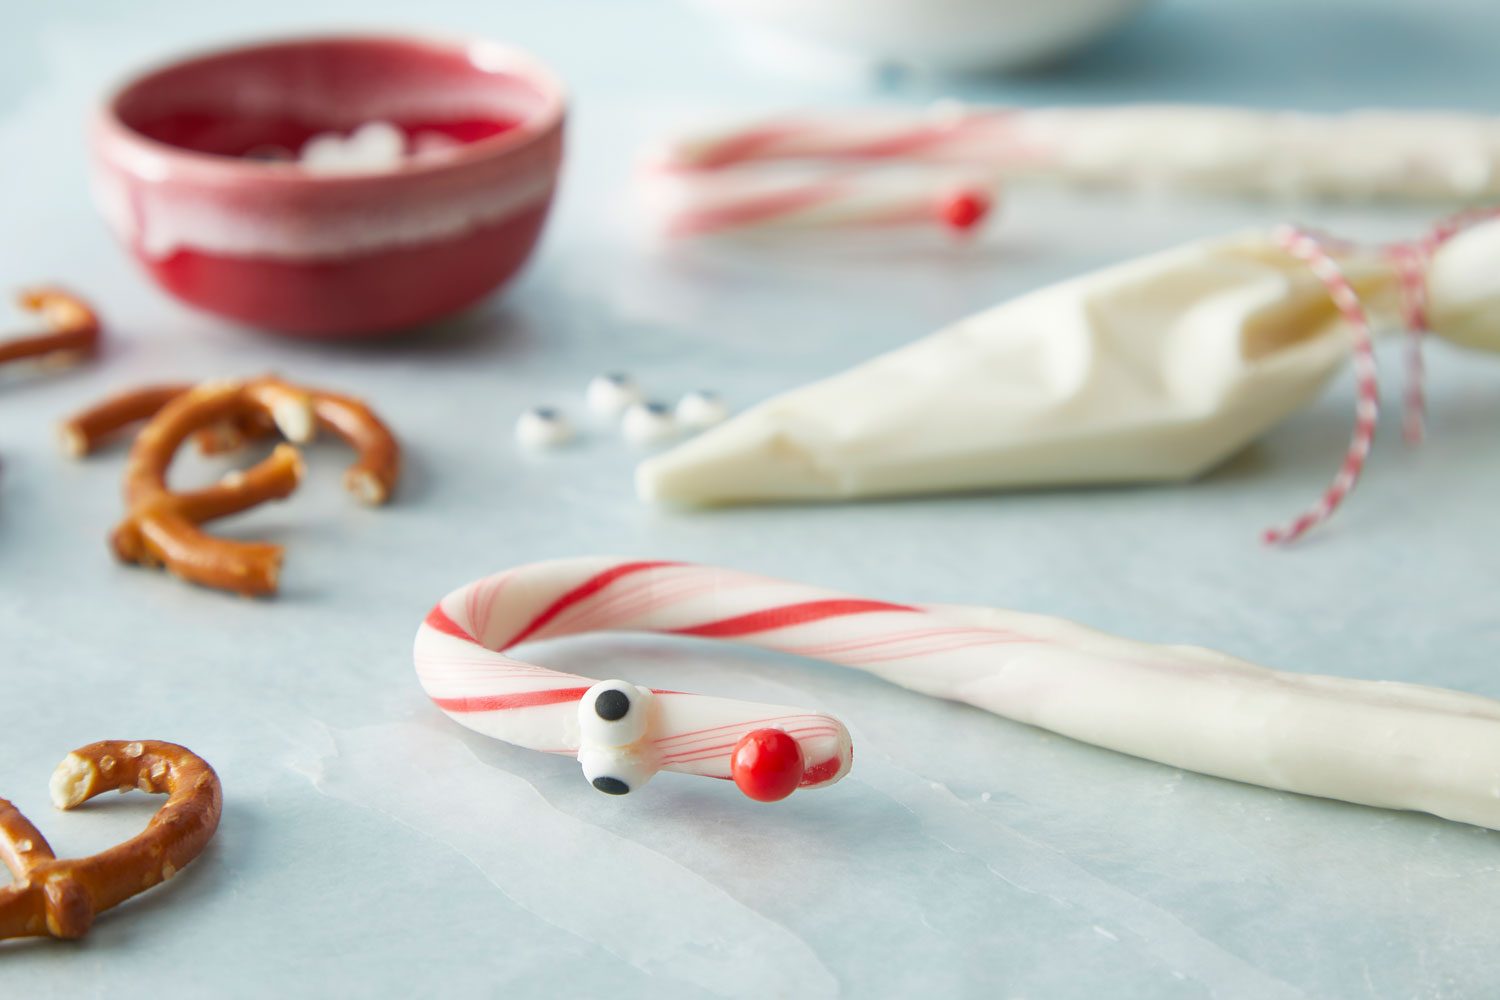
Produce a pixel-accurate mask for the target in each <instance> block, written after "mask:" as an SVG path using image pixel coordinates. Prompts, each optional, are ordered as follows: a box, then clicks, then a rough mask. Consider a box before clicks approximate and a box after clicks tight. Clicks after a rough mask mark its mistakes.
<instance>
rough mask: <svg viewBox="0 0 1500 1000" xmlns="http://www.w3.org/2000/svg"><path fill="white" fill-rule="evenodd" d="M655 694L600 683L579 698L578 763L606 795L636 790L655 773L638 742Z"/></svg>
mask: <svg viewBox="0 0 1500 1000" xmlns="http://www.w3.org/2000/svg"><path fill="white" fill-rule="evenodd" d="M654 698H655V695H653V694H652V693H651V690H650V688H643V687H638V686H637V685H635V684H632V683H630V682H629V681H600V682H599V683H598V684H595V685H594V686H593V687H591V688H589V689H588V691H586V692H585V693H584V695H583V697H582V698H581V699H580V700H579V702H578V730H579V740H578V763H579V764H580V765H581V766H582V767H583V776H584V777H585V778H587V779H588V781H589V784H591V785H593V786H594V787H595V788H597V789H599V791H601V792H604V793H606V794H608V795H624V794H626V793H627V792H632V791H635V790H636V789H637V788H640V787H641V786H642V785H644V784H645V783H646V782H647V781H649V780H651V776H652V775H653V774H655V773H656V766H655V764H654V763H653V762H652V760H651V758H650V755H649V753H648V748H646V747H643V746H640V745H639V744H640V743H641V741H642V740H643V739H644V738H645V735H646V731H647V728H648V727H649V725H650V722H651V708H652V702H653V699H654Z"/></svg>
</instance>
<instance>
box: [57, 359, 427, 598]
mask: <svg viewBox="0 0 1500 1000" xmlns="http://www.w3.org/2000/svg"><path fill="white" fill-rule="evenodd" d="M138 420H147V421H148V423H147V424H146V426H145V427H144V428H142V429H141V431H140V433H139V435H138V436H137V437H136V440H135V443H134V445H133V446H132V447H131V451H130V458H129V461H128V463H127V466H126V472H125V501H126V505H127V507H128V508H129V513H128V514H127V515H126V517H125V519H124V520H123V521H122V522H121V523H120V524H119V526H118V527H116V528H115V530H114V532H113V533H112V535H111V537H110V543H111V546H112V548H113V549H114V551H115V554H116V555H117V556H118V557H119V558H120V559H122V560H124V561H126V562H133V563H138V564H140V565H145V566H165V567H166V568H168V569H169V570H171V571H172V572H174V573H176V574H177V575H178V576H181V577H183V578H184V579H187V580H190V581H192V582H194V583H198V584H201V585H203V586H207V587H214V588H218V589H221V590H230V591H234V592H236V593H240V594H245V595H252V596H253V595H265V594H271V593H274V592H275V591H276V587H277V580H278V577H279V574H280V568H281V559H282V552H283V550H282V547H281V546H279V545H274V544H271V543H268V542H237V541H230V540H227V539H221V538H215V537H213V536H210V535H208V534H206V533H205V532H203V531H202V530H201V529H200V527H199V525H201V524H202V523H204V522H206V521H211V520H215V519H217V518H220V517H226V516H228V515H230V514H235V513H238V512H240V511H243V510H246V509H248V508H250V507H253V506H255V505H257V504H260V503H263V502H265V501H268V500H280V499H283V498H285V497H287V496H288V495H290V494H291V492H292V491H293V490H294V489H296V487H297V484H298V483H299V482H300V481H301V479H302V473H303V464H302V458H301V455H300V454H299V453H298V451H297V449H296V448H294V447H292V446H290V445H286V444H283V445H279V446H277V448H276V449H275V450H273V451H272V452H271V454H270V456H269V457H267V458H266V459H264V460H263V461H261V462H260V463H258V464H257V465H255V466H253V467H251V468H249V469H247V470H244V471H239V472H232V473H230V474H229V475H227V476H225V477H224V478H223V479H222V480H220V481H219V482H218V483H217V484H215V485H213V486H210V487H208V488H206V489H202V490H197V491H194V492H189V493H175V492H173V491H172V490H171V489H170V488H169V487H168V486H167V482H166V476H167V470H168V468H169V467H170V465H171V463H172V459H173V457H174V456H175V455H176V453H177V449H178V448H179V447H180V446H181V445H182V443H183V442H184V441H186V440H187V439H188V438H189V437H192V438H195V439H196V440H197V441H198V443H199V445H200V447H201V448H202V449H203V450H204V451H207V452H219V451H225V450H228V449H231V448H233V447H236V446H238V445H240V444H242V443H244V442H245V441H248V440H253V439H256V438H260V437H263V436H265V435H268V434H270V433H272V432H273V431H279V432H280V433H281V434H282V435H283V436H285V437H286V438H288V439H289V440H291V441H294V442H298V443H301V442H305V441H308V440H310V439H311V438H312V437H313V435H314V433H315V431H316V430H317V429H318V428H323V429H325V430H327V431H329V432H331V433H333V434H334V435H335V436H337V437H339V438H341V439H343V440H344V441H345V442H347V443H348V444H349V445H351V446H352V447H353V448H354V449H355V451H356V453H357V458H356V460H355V463H354V464H353V465H352V466H351V467H350V468H349V470H348V471H347V472H346V473H345V476H344V483H345V487H346V488H347V489H348V490H349V492H351V493H353V494H354V495H355V497H357V498H358V499H359V500H361V501H363V502H365V503H368V504H381V503H384V502H385V501H386V500H387V499H388V498H389V496H390V493H391V490H392V489H393V488H394V487H395V484H396V479H397V477H398V476H399V474H400V450H399V448H398V446H397V444H396V440H395V438H394V437H393V436H392V435H391V432H390V431H389V429H387V428H386V426H385V425H384V424H383V423H382V422H381V421H380V418H379V417H377V416H376V415H375V413H374V412H373V411H372V410H371V409H370V408H369V407H367V406H365V405H364V404H363V403H361V402H360V401H358V400H356V399H353V398H351V397H348V396H342V395H338V394H335V393H330V392H323V391H321V390H316V389H304V388H301V387H298V386H294V385H291V384H289V383H287V382H283V381H282V380H280V379H277V378H274V377H270V376H266V377H263V378H258V379H252V380H250V381H246V382H207V383H204V384H202V385H198V386H182V385H160V386H148V387H145V388H142V389H138V390H135V391H133V392H129V393H126V394H124V395H121V396H118V397H115V398H114V399H110V400H106V401H105V402H103V403H101V404H99V405H98V406H95V407H93V408H92V409H90V410H87V411H85V412H83V413H80V414H78V415H76V416H74V417H72V418H71V419H69V420H68V421H66V422H65V423H64V424H63V425H62V429H61V433H62V442H63V448H64V450H65V451H67V452H69V453H70V454H73V455H86V454H88V453H90V452H92V451H94V450H95V449H97V448H98V447H99V446H100V444H101V443H102V442H103V441H105V440H106V439H108V438H109V437H110V436H111V435H112V434H114V433H115V432H117V431H119V430H120V429H121V428H123V427H125V426H126V425H128V424H130V423H132V422H135V421H138Z"/></svg>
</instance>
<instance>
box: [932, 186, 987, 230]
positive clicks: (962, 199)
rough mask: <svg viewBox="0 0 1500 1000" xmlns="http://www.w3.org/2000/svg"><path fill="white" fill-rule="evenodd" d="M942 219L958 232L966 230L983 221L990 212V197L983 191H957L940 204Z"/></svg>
mask: <svg viewBox="0 0 1500 1000" xmlns="http://www.w3.org/2000/svg"><path fill="white" fill-rule="evenodd" d="M940 211H941V212H942V216H943V221H944V222H946V223H947V224H948V225H949V226H951V227H952V228H953V229H955V230H957V231H958V232H961V233H962V232H967V231H968V230H970V229H973V228H974V227H975V226H977V225H979V224H980V223H981V222H983V221H984V217H985V216H986V215H988V214H989V212H990V197H989V195H987V194H986V193H985V192H983V191H979V190H976V189H968V190H963V191H957V192H955V193H953V194H951V195H949V196H948V197H947V198H946V199H944V201H943V203H942V205H941V206H940Z"/></svg>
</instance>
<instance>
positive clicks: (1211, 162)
mask: <svg viewBox="0 0 1500 1000" xmlns="http://www.w3.org/2000/svg"><path fill="white" fill-rule="evenodd" d="M747 140H749V141H747ZM661 158H662V159H663V160H664V161H665V162H666V163H668V164H670V165H672V166H673V167H676V168H678V169H682V170H686V171H694V170H710V169H714V168H719V167H726V166H735V165H742V164H748V163H767V162H771V161H786V160H831V161H860V162H864V163H869V162H874V161H881V162H887V161H891V160H898V161H918V162H928V163H946V164H973V165H983V166H985V167H988V168H991V169H993V170H995V171H997V172H998V173H999V174H1000V175H1001V176H1003V177H1004V178H1006V179H1008V180H1009V179H1017V178H1038V179H1041V178H1045V179H1049V180H1053V181H1058V182H1061V183H1064V184H1074V185H1083V186H1106V187H1132V186H1147V187H1170V188H1171V189H1174V190H1181V189H1184V188H1192V189H1197V190H1203V191H1212V192H1217V193H1224V194H1237V195H1261V196H1288V195H1310V196H1317V197H1326V198H1340V199H1351V200H1363V199H1372V198H1387V199H1419V200H1420V199H1459V200H1465V201H1474V200H1479V199H1484V198H1494V197H1496V196H1500V118H1496V117H1492V116H1486V115H1472V114H1459V113H1452V112H1422V111H1384V110H1377V109H1367V110H1361V111H1355V112H1351V113H1348V114H1341V115H1316V114H1301V113H1294V112H1284V111H1263V110H1254V109H1248V108H1231V107H1213V106H1195V105H1165V104H1163V105H1116V106H1106V107H1055V108H991V109H985V108H979V109H972V110H971V109H963V108H954V107H952V106H951V105H949V104H947V103H946V102H945V103H944V104H943V105H941V106H939V107H937V108H934V109H932V110H931V111H929V112H927V113H916V114H913V113H909V112H883V113H846V114H829V115H822V116H816V115H809V116H799V117H789V118H782V119H773V120H770V121H766V122H761V123H754V124H751V125H748V126H745V127H742V128H739V129H735V130H730V131H727V132H726V131H722V130H721V131H717V132H707V133H702V134H696V135H687V136H683V137H680V138H678V139H676V140H675V141H673V142H672V143H671V144H670V145H669V146H668V147H667V149H666V151H665V152H664V154H663V155H662V157H661Z"/></svg>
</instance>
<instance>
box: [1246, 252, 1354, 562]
mask: <svg viewBox="0 0 1500 1000" xmlns="http://www.w3.org/2000/svg"><path fill="white" fill-rule="evenodd" d="M1277 235H1278V242H1280V244H1281V245H1282V247H1284V248H1285V249H1286V251H1287V252H1288V253H1290V254H1291V255H1292V256H1293V257H1296V258H1297V259H1298V260H1300V261H1302V262H1303V263H1304V264H1306V265H1307V267H1308V269H1309V270H1311V271H1312V273H1313V275H1314V276H1315V277H1316V278H1317V279H1318V280H1319V281H1321V282H1322V283H1323V287H1325V288H1327V289H1328V294H1329V297H1330V298H1332V299H1333V304H1334V305H1335V306H1337V307H1338V310H1339V313H1340V314H1341V315H1342V316H1343V317H1344V321H1345V322H1347V323H1348V324H1349V328H1350V330H1351V331H1352V332H1353V335H1354V377H1355V383H1356V386H1355V393H1356V398H1355V404H1354V436H1353V437H1352V438H1350V440H1349V447H1348V449H1347V450H1346V451H1345V452H1344V462H1343V464H1342V465H1341V466H1340V467H1339V471H1338V474H1337V475H1335V476H1334V477H1333V482H1332V483H1330V484H1329V486H1328V489H1326V490H1324V491H1323V496H1322V498H1321V499H1319V500H1318V502H1317V503H1316V504H1314V505H1313V506H1312V507H1310V508H1308V509H1307V510H1306V511H1304V512H1303V513H1302V514H1300V515H1298V516H1297V517H1296V518H1295V519H1294V520H1293V521H1292V522H1291V523H1290V524H1288V525H1287V526H1286V527H1284V528H1271V529H1268V530H1267V531H1266V533H1265V540H1266V541H1267V542H1268V543H1270V544H1273V545H1275V544H1279V543H1282V542H1291V541H1295V540H1296V539H1298V538H1301V537H1302V536H1303V535H1305V534H1307V532H1308V531H1309V530H1311V529H1312V528H1314V527H1316V526H1317V525H1319V524H1321V523H1323V522H1324V521H1326V520H1328V518H1330V517H1331V516H1333V512H1334V511H1336V510H1338V508H1339V504H1341V503H1343V502H1344V498H1345V497H1346V496H1348V495H1349V491H1350V490H1352V489H1354V485H1355V484H1356V483H1357V482H1359V475H1360V473H1361V472H1363V471H1364V467H1365V459H1366V458H1367V457H1369V454H1370V445H1371V443H1372V442H1373V441H1374V440H1375V424H1376V421H1377V420H1378V419H1379V417H1380V385H1379V379H1378V376H1377V373H1376V369H1375V349H1374V345H1373V344H1372V342H1371V339H1370V318H1369V315H1368V314H1367V313H1366V312H1365V307H1364V306H1363V305H1362V304H1361V303H1360V301H1359V295H1358V294H1356V293H1355V291H1354V286H1352V285H1350V284H1349V279H1348V278H1347V277H1345V275H1344V271H1343V269H1342V268H1341V267H1339V265H1338V262H1337V261H1336V260H1334V259H1333V256H1332V254H1331V253H1330V252H1329V251H1328V249H1327V248H1325V247H1324V245H1323V243H1322V241H1320V240H1319V239H1318V238H1317V237H1316V236H1314V235H1312V234H1311V233H1308V232H1307V231H1305V230H1302V229H1297V228H1295V227H1287V228H1285V229H1282V230H1280V231H1279V232H1278V234H1277Z"/></svg>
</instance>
